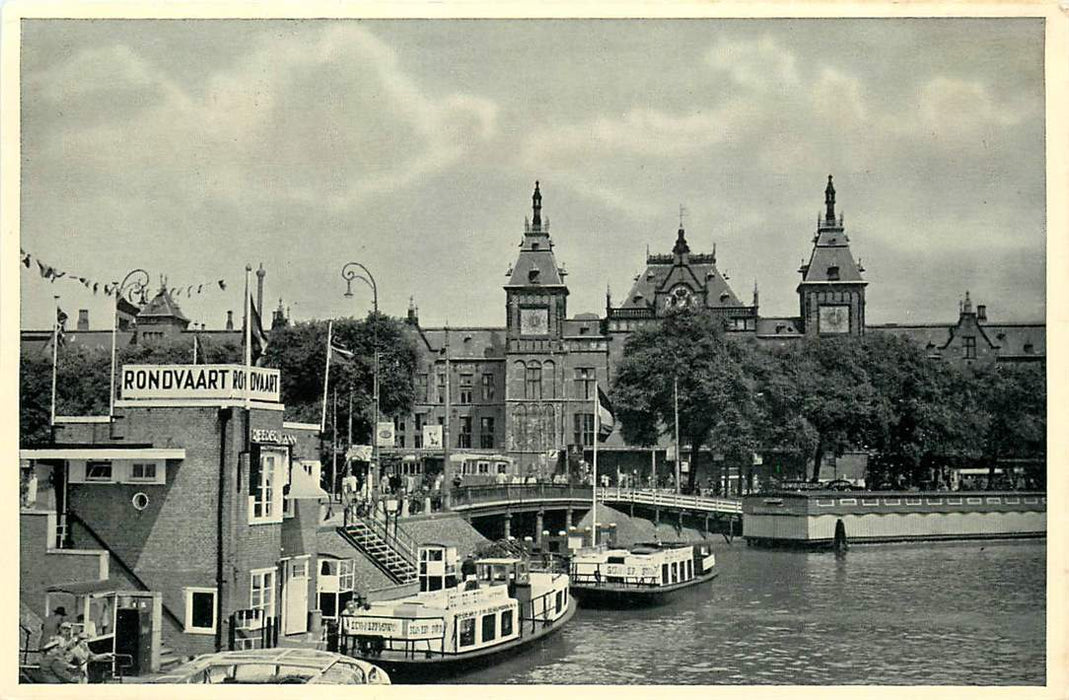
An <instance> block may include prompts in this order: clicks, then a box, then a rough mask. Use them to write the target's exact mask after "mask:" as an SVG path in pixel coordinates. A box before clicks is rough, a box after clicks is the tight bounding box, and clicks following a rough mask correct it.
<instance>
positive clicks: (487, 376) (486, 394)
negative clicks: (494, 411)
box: [483, 372, 494, 401]
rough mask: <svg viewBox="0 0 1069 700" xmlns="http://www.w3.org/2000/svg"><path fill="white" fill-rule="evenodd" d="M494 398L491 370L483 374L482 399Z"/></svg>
mask: <svg viewBox="0 0 1069 700" xmlns="http://www.w3.org/2000/svg"><path fill="white" fill-rule="evenodd" d="M493 400H494V375H493V374H492V373H491V372H486V373H484V374H483V401H493Z"/></svg>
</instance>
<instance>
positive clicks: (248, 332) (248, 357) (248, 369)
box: [245, 263, 252, 410]
mask: <svg viewBox="0 0 1069 700" xmlns="http://www.w3.org/2000/svg"><path fill="white" fill-rule="evenodd" d="M251 274H252V265H250V264H248V263H246V264H245V410H249V408H250V406H249V390H250V389H251V388H252V311H251V308H250V307H251V306H252V297H250V296H249V275H251Z"/></svg>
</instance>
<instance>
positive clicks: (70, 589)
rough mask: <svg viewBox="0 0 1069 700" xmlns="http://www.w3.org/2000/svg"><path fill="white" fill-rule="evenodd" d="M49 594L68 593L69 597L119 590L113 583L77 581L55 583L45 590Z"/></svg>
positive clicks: (105, 581)
mask: <svg viewBox="0 0 1069 700" xmlns="http://www.w3.org/2000/svg"><path fill="white" fill-rule="evenodd" d="M45 590H46V591H47V592H49V593H69V594H70V595H88V594H90V593H115V592H116V591H118V590H120V587H119V586H116V585H115V582H114V581H107V580H104V581H79V582H77V583H57V584H55V585H52V586H49V587H48V588H47V589H45Z"/></svg>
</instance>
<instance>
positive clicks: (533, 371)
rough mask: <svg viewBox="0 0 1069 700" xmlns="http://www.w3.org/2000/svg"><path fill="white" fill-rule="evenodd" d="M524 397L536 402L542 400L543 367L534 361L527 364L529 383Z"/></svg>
mask: <svg viewBox="0 0 1069 700" xmlns="http://www.w3.org/2000/svg"><path fill="white" fill-rule="evenodd" d="M523 397H524V398H525V399H533V400H535V401H538V400H541V398H542V365H540V364H539V363H538V362H535V361H533V360H532V361H531V362H529V363H527V383H526V387H525V388H524V394H523Z"/></svg>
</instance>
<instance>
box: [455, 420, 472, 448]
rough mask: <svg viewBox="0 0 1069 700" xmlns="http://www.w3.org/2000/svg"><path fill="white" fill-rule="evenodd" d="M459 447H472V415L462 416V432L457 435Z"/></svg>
mask: <svg viewBox="0 0 1069 700" xmlns="http://www.w3.org/2000/svg"><path fill="white" fill-rule="evenodd" d="M457 447H460V448H462V449H471V416H461V417H460V433H459V434H458V435H457Z"/></svg>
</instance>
